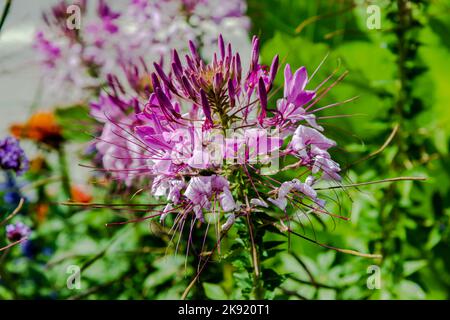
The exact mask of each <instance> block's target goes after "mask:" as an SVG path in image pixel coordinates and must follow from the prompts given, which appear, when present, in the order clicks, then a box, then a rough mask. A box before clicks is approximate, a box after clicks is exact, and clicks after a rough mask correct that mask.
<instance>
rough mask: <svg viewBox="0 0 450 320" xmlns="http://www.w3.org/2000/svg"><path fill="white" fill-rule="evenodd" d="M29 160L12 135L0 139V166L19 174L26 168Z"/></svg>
mask: <svg viewBox="0 0 450 320" xmlns="http://www.w3.org/2000/svg"><path fill="white" fill-rule="evenodd" d="M28 167H29V162H28V158H27V157H26V155H25V152H24V151H23V149H22V148H21V147H20V145H19V141H18V140H17V139H15V138H13V137H6V138H4V139H2V140H0V168H1V169H3V170H12V171H14V172H15V173H16V174H18V175H21V174H22V173H24V172H25V171H27V170H28Z"/></svg>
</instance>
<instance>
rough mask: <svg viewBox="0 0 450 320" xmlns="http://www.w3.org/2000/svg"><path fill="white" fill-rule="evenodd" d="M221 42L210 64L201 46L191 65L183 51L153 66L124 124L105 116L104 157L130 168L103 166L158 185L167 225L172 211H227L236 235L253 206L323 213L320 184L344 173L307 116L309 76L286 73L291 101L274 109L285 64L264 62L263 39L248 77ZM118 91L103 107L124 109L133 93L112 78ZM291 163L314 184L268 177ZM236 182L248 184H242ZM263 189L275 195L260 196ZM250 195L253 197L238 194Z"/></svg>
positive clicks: (154, 189)
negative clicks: (275, 164)
mask: <svg viewBox="0 0 450 320" xmlns="http://www.w3.org/2000/svg"><path fill="white" fill-rule="evenodd" d="M217 43H218V50H217V52H216V53H214V54H213V56H212V59H211V60H210V61H211V62H209V63H207V62H205V61H204V60H203V59H202V58H201V55H200V53H199V51H198V49H197V47H196V46H195V44H194V43H193V42H189V51H190V53H189V54H187V55H184V57H183V58H181V55H180V53H179V52H178V50H173V51H172V59H171V61H170V62H169V65H170V69H169V70H166V69H164V68H163V67H162V65H161V64H160V63H154V70H155V72H153V73H151V74H150V76H149V78H150V79H151V85H149V86H148V87H149V88H151V92H150V94H149V96H148V99H147V100H145V101H142V100H141V99H135V100H133V101H134V103H133V105H134V106H133V107H132V109H130V108H129V109H128V110H129V112H128V113H126V114H127V116H126V117H125V118H124V119H122V120H120V121H119V120H117V119H120V116H117V117H116V119H108V118H106V121H105V127H104V131H103V134H102V136H101V138H100V139H101V140H102V144H103V147H104V148H105V149H104V150H102V153H104V154H105V156H106V157H111V158H115V159H117V161H119V163H120V165H122V166H123V167H122V168H123V169H120V166H110V165H109V164H105V166H104V167H105V168H106V169H108V167H113V169H112V170H111V172H112V173H114V174H119V175H123V178H125V179H127V180H129V179H132V178H133V177H148V178H150V179H151V180H152V185H151V193H152V194H153V195H154V196H156V197H165V198H166V199H167V201H168V202H167V204H166V206H165V208H164V209H163V210H161V212H160V218H161V220H164V218H165V217H166V216H167V215H168V214H171V213H175V214H177V215H178V216H179V217H182V219H186V217H187V214H188V213H191V212H192V213H193V215H192V216H193V217H194V219H197V220H199V221H204V220H205V219H204V214H205V213H207V212H213V213H218V214H224V215H225V214H227V222H226V223H225V224H224V225H223V228H225V229H228V228H229V227H230V226H231V225H232V224H233V222H234V221H235V220H234V219H235V216H237V215H239V213H242V210H245V209H243V208H245V207H246V206H247V207H248V206H251V208H254V207H266V208H267V207H269V204H272V205H274V206H275V207H277V208H279V209H281V210H283V211H285V210H286V208H287V207H288V206H289V205H290V204H292V203H294V200H295V203H300V205H303V206H305V208H308V210H310V209H312V210H315V208H317V209H318V210H319V208H320V210H322V209H323V208H324V205H325V201H324V200H322V199H320V196H319V194H318V193H317V191H316V190H315V189H314V186H315V184H316V183H317V182H318V181H321V180H331V181H339V180H340V176H339V172H340V168H339V165H338V164H337V163H336V162H334V161H333V160H332V159H331V155H330V154H329V149H330V148H332V147H334V146H336V143H335V142H334V141H332V140H330V139H329V138H327V137H325V135H324V134H323V133H321V132H320V131H323V130H324V129H323V127H321V126H320V125H319V124H318V123H317V121H316V117H315V115H314V111H313V110H307V107H306V105H307V104H309V103H315V102H317V100H316V92H315V91H314V90H308V89H307V86H308V76H307V72H306V69H305V68H304V67H302V68H299V69H298V70H296V71H295V72H294V73H293V74H292V72H291V69H290V66H289V65H288V66H286V68H285V74H284V76H285V87H284V95H283V97H282V98H280V99H279V100H278V101H277V102H276V106H277V108H276V109H275V108H270V105H271V104H272V103H273V102H271V101H270V98H269V97H270V95H269V93H270V91H271V90H272V88H273V81H274V79H275V76H276V74H277V71H278V67H279V59H278V57H277V56H276V57H274V59H273V61H272V64H271V66H270V67H266V66H263V65H261V64H260V63H259V40H258V39H257V38H256V37H255V38H253V41H252V43H253V49H252V56H251V58H250V61H251V63H250V66H249V68H248V70H244V67H243V66H242V63H241V57H240V55H239V53H236V52H233V49H232V46H231V45H230V44H226V43H225V41H224V39H223V37H222V36H219V38H218V41H217ZM139 73H140V70H139V69H135V73H134V75H133V76H132V79H139V78H140V76H139ZM113 78H114V77H113ZM111 79H112V78H111ZM133 83H137V82H136V81H133ZM131 87H135V86H131ZM110 88H111V91H112V92H111V93H110V97H114V99H103V100H104V102H105V103H107V104H111V105H112V106H114V105H115V106H116V111H117V110H121V109H122V108H123V106H124V105H126V104H124V103H123V101H124V100H123V98H120V97H121V96H125V94H124V93H123V92H122V91H126V89H123V88H124V86H122V85H120V84H119V83H118V81H110ZM136 94H137V93H136ZM129 105H130V104H129ZM96 108H97V109H96V110H97V111H98V110H100V109H99V108H98V106H97V107H96ZM97 111H96V113H97V114H98V112H97ZM117 112H119V111H117ZM120 112H121V111H120ZM120 112H119V113H120ZM130 112H131V113H130ZM133 116H134V119H132V118H131V117H133ZM121 126H122V127H121ZM113 127H115V128H116V129H115V130H111V128H113ZM285 141H287V143H286V144H285V143H284V142H285ZM108 144H109V146H108ZM100 149H101V148H100ZM119 149H120V154H119V153H118V151H119ZM126 153H128V156H127V155H126ZM283 157H290V158H292V159H294V160H296V161H297V165H298V166H299V167H303V168H305V170H306V172H307V173H308V176H307V177H306V179H305V180H303V181H301V180H300V179H301V177H299V178H297V179H294V180H292V181H281V182H277V183H274V181H266V178H265V177H264V176H263V175H261V171H262V170H263V169H264V168H265V167H267V165H268V164H270V163H271V162H272V161H282V158H283ZM132 159H138V160H139V162H133V161H132ZM237 175H239V176H242V177H243V180H241V181H236V180H235V179H234V177H235V176H237ZM262 186H265V187H269V188H270V189H271V190H270V192H269V193H267V191H262V189H261V187H262ZM244 189H245V190H247V191H246V192H247V193H249V195H250V196H251V197H250V199H248V198H246V197H243V196H242V193H241V191H239V190H244ZM258 189H259V191H258ZM272 195H276V196H272Z"/></svg>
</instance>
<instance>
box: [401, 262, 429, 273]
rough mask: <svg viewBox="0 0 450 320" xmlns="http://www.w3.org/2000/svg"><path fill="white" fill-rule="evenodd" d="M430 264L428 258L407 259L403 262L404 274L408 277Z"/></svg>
mask: <svg viewBox="0 0 450 320" xmlns="http://www.w3.org/2000/svg"><path fill="white" fill-rule="evenodd" d="M427 264H428V261H427V260H414V261H405V263H403V275H404V276H405V277H408V276H410V275H412V274H413V273H414V272H416V271H419V270H420V269H422V268H423V267H425V266H426V265H427Z"/></svg>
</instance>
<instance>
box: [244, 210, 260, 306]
mask: <svg viewBox="0 0 450 320" xmlns="http://www.w3.org/2000/svg"><path fill="white" fill-rule="evenodd" d="M246 217H247V226H248V231H249V234H250V242H251V256H252V264H253V282H254V297H255V299H256V300H263V299H264V286H263V282H262V278H261V265H260V256H261V252H260V245H258V244H257V243H256V241H255V239H256V238H255V230H254V226H253V223H252V221H251V220H250V216H249V214H247V215H246Z"/></svg>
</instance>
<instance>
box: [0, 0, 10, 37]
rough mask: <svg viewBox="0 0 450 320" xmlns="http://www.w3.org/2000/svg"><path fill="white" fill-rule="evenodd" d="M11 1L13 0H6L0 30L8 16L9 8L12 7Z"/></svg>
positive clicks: (0, 19)
mask: <svg viewBox="0 0 450 320" xmlns="http://www.w3.org/2000/svg"><path fill="white" fill-rule="evenodd" d="M11 2H12V0H6V3H5V7H4V8H3V13H2V16H1V18H0V30H2V27H3V24H4V23H5V21H6V17H7V16H8V13H9V9H10V8H11Z"/></svg>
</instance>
